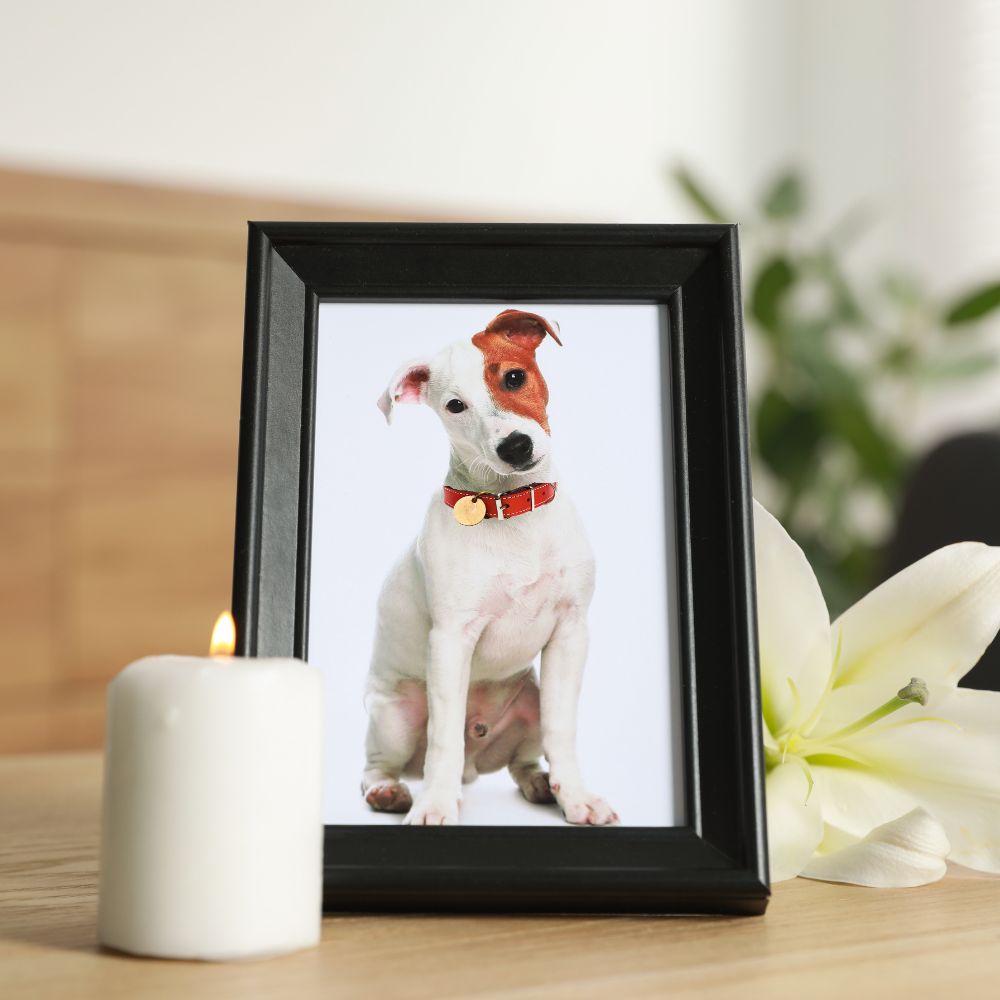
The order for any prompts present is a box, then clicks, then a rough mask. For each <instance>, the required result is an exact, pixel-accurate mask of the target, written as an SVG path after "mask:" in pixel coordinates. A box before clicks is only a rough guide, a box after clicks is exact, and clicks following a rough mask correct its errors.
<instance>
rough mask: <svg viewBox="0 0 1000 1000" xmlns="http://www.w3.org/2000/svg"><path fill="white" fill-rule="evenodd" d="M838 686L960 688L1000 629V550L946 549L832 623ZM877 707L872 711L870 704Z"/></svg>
mask: <svg viewBox="0 0 1000 1000" xmlns="http://www.w3.org/2000/svg"><path fill="white" fill-rule="evenodd" d="M833 629H834V632H835V633H840V634H841V635H842V647H841V656H840V663H839V667H838V674H837V680H836V685H835V686H836V687H837V688H841V687H843V686H844V685H847V684H854V683H859V682H860V683H863V682H866V681H872V680H883V681H884V682H885V684H886V687H887V689H888V690H889V691H890V694H891V693H894V692H895V691H897V690H898V689H899V688H901V687H903V686H904V685H905V684H906V683H907V682H908V681H909V679H910V678H911V677H920V678H921V679H923V680H924V681H926V682H927V683H929V684H930V683H935V682H936V683H945V684H949V685H951V686H954V685H955V684H957V683H958V681H959V680H961V678H962V677H963V676H964V675H965V674H967V673H968V672H969V671H970V670H971V669H972V668H973V667H974V666H975V665H976V663H977V662H978V661H979V658H980V657H981V656H982V655H983V652H984V650H985V649H986V647H987V646H988V645H989V644H990V642H992V641H993V637H994V636H995V635H996V634H997V631H998V629H1000V547H997V546H990V545H982V544H980V543H978V542H960V543H958V544H956V545H947V546H945V547H944V548H942V549H938V550H937V551H936V552H932V553H931V554H930V555H928V556H925V557H924V558H923V559H920V560H919V561H918V562H915V563H914V564H913V565H912V566H908V567H907V568H906V569H904V570H902V571H901V572H899V573H897V574H896V575H895V576H894V577H892V578H891V579H889V580H886V582H885V583H883V584H882V585H881V586H879V587H876V588H875V590H873V591H872V592H871V593H870V594H868V595H867V596H865V597H863V598H862V599H861V600H860V601H858V603H857V604H855V605H854V606H853V607H851V608H848V610H847V611H845V612H844V613H843V614H842V615H841V616H840V618H838V619H837V621H836V622H834V625H833ZM870 707H874V706H870Z"/></svg>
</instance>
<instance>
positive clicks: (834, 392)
mask: <svg viewBox="0 0 1000 1000" xmlns="http://www.w3.org/2000/svg"><path fill="white" fill-rule="evenodd" d="M674 180H675V181H676V183H678V184H679V185H680V187H681V189H682V190H683V191H684V192H685V194H686V195H687V197H688V198H689V199H690V201H691V202H692V203H693V204H694V205H695V207H696V208H697V209H698V210H699V212H700V213H701V214H702V215H703V216H704V217H705V218H706V219H707V220H709V221H713V222H727V221H732V220H733V219H734V218H736V217H737V216H735V215H734V214H730V213H729V212H727V211H723V210H722V209H721V208H720V207H719V203H718V202H717V201H716V199H715V198H714V196H712V195H710V194H709V193H708V192H707V190H706V188H705V186H704V185H703V184H702V183H701V182H700V181H699V180H697V179H696V178H695V177H694V176H693V175H692V174H691V173H690V172H689V171H688V170H686V169H684V168H678V169H676V170H675V171H674ZM806 203H807V198H806V187H805V184H804V182H803V179H802V177H801V175H800V174H799V173H797V172H795V171H789V172H786V173H783V174H781V175H780V176H778V177H777V178H776V179H775V180H774V181H773V182H772V183H771V184H769V185H768V186H767V188H766V190H765V191H764V192H763V195H762V197H761V198H760V200H759V203H758V205H757V208H756V210H755V211H754V212H753V213H752V215H751V217H750V218H748V219H746V221H744V222H742V223H741V235H742V238H743V247H744V259H745V266H744V271H745V289H746V292H745V296H746V303H745V304H746V313H747V316H746V319H747V327H748V332H749V335H750V344H749V346H750V351H749V356H750V362H751V369H752V370H751V376H752V377H751V380H750V381H751V399H750V433H751V448H752V453H753V466H754V489H755V492H756V493H757V495H758V496H759V497H760V499H761V500H762V502H764V503H765V505H767V506H769V507H770V508H771V509H772V511H773V512H774V514H775V515H776V516H777V517H778V518H779V519H780V520H781V521H782V523H783V524H784V525H785V527H786V528H787V529H788V531H789V533H790V534H791V535H792V537H793V538H794V539H795V540H796V541H797V542H798V543H799V544H800V545H801V546H802V548H803V549H804V550H805V553H806V555H807V557H808V558H809V560H810V562H811V563H812V565H813V568H814V569H815V570H816V573H817V576H818V577H819V578H820V583H821V584H822V587H823V590H824V592H825V593H826V594H827V597H828V599H829V601H830V604H831V611H832V612H833V613H837V612H838V611H840V610H842V609H843V608H846V607H847V606H849V605H850V604H851V603H853V601H854V600H856V599H857V598H858V597H860V596H861V595H862V594H863V593H864V592H865V591H866V590H867V589H868V588H869V587H870V586H871V584H872V583H873V582H874V581H875V579H876V576H877V573H878V558H879V553H880V550H881V548H882V546H883V544H884V542H885V540H886V538H885V536H886V534H887V533H888V531H889V530H890V528H891V524H892V518H893V514H894V512H895V510H896V505H897V503H898V499H899V493H900V490H901V487H902V485H903V483H904V481H905V477H906V475H907V471H908V468H909V466H910V463H911V460H912V458H913V455H912V450H911V446H910V445H909V443H908V440H907V435H906V433H905V429H906V423H907V421H909V420H911V419H912V416H913V414H914V412H915V410H916V408H917V407H919V406H920V405H921V403H922V402H924V401H925V400H926V399H927V395H928V394H930V393H934V392H938V391H941V390H942V389H943V388H945V387H948V386H954V385H955V383H959V382H961V381H962V380H966V379H970V378H973V377H975V376H977V375H980V374H982V373H984V372H986V371H989V370H990V369H991V368H993V367H995V366H996V364H997V361H998V357H997V352H996V351H995V350H994V349H992V348H991V347H988V346H986V345H985V344H984V342H983V339H982V338H981V337H980V336H979V335H978V331H979V330H980V329H981V328H980V327H979V321H980V320H982V319H984V318H985V317H986V316H988V315H989V314H990V313H992V312H994V311H995V310H997V309H998V308H1000V282H994V283H991V284H988V285H986V286H983V287H979V288H976V289H974V290H973V291H971V292H969V293H967V294H964V295H962V296H960V297H958V298H957V299H956V300H954V301H949V302H941V301H938V300H936V299H934V298H933V297H931V296H930V295H929V294H928V293H927V292H926V290H925V289H924V287H923V286H922V285H921V283H920V282H919V281H917V280H915V279H914V278H913V277H912V276H909V275H906V274H903V273H900V272H898V271H893V270H889V271H884V272H882V273H880V274H879V275H878V276H877V277H875V278H874V279H869V278H868V277H867V275H866V276H865V277H864V278H858V277H855V276H854V275H853V274H852V271H851V269H850V267H849V263H850V262H849V255H850V252H851V250H852V247H853V245H854V240H855V238H856V236H857V235H858V231H859V228H860V227H859V221H860V220H859V216H858V214H857V213H853V214H851V215H849V216H847V217H846V218H845V219H844V221H843V222H842V223H841V224H840V225H838V226H836V227H835V228H834V229H833V230H832V231H831V232H829V233H827V234H825V235H823V236H820V237H811V236H810V235H809V232H808V229H807V226H806Z"/></svg>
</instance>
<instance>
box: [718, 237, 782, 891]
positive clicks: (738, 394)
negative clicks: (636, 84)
mask: <svg viewBox="0 0 1000 1000" xmlns="http://www.w3.org/2000/svg"><path fill="white" fill-rule="evenodd" d="M720 242H721V244H722V245H721V247H720V249H721V250H722V251H723V261H724V266H725V267H726V271H727V273H726V274H725V278H726V281H727V284H728V285H729V291H730V294H731V295H732V300H731V301H732V303H733V313H732V330H731V334H732V348H733V351H732V358H733V373H732V374H733V379H732V386H731V388H732V393H733V407H732V410H731V414H732V417H731V419H732V424H733V426H732V431H733V432H734V434H735V435H736V440H737V441H740V442H743V443H745V444H746V447H744V448H739V449H734V451H735V454H736V455H737V461H736V462H735V463H734V466H735V467H734V469H733V472H734V473H735V479H736V482H735V485H736V488H737V490H738V496H737V498H736V499H737V504H736V507H735V509H734V511H733V517H734V520H737V519H738V525H739V528H740V529H741V530H740V535H741V537H742V539H743V545H742V551H740V552H739V555H740V557H741V559H742V562H743V567H742V571H743V572H742V575H743V576H744V577H745V580H746V586H745V588H744V594H745V599H744V602H743V604H742V606H740V607H739V608H738V613H739V614H740V616H741V617H742V618H743V622H744V626H745V633H746V637H747V640H748V642H747V652H748V656H749V660H748V664H747V666H748V670H747V671H746V672H745V682H746V685H747V691H746V695H747V699H746V701H747V709H748V712H747V714H748V721H747V726H748V731H747V738H748V739H749V740H750V743H751V746H750V752H751V760H752V764H753V779H754V780H753V781H752V782H751V783H750V784H751V788H750V790H749V803H748V805H749V807H750V811H751V816H750V817H748V819H750V821H751V826H750V828H751V829H752V830H753V831H754V834H755V836H754V842H755V847H756V853H755V856H754V858H753V861H754V863H755V867H756V870H757V872H758V874H759V876H760V879H761V882H762V884H763V886H764V888H765V889H768V886H769V883H770V871H769V867H768V846H767V813H766V809H765V805H764V795H763V789H764V774H765V772H764V749H763V736H762V733H761V706H760V664H759V650H760V644H759V640H758V637H757V576H756V561H755V554H754V533H753V489H752V478H751V471H750V433H749V416H748V405H747V377H746V351H745V346H744V328H743V301H742V293H741V280H740V278H741V274H740V247H739V227H738V226H736V225H733V226H731V227H729V229H728V231H727V232H726V233H725V235H724V236H723V237H722V240H721V241H720ZM735 554H736V551H735V549H734V555H735ZM768 891H769V890H768Z"/></svg>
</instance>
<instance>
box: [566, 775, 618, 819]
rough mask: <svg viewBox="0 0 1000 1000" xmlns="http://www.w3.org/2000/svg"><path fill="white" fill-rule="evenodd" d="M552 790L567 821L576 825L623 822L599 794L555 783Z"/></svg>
mask: <svg viewBox="0 0 1000 1000" xmlns="http://www.w3.org/2000/svg"><path fill="white" fill-rule="evenodd" d="M552 791H553V792H554V793H555V797H556V801H557V802H558V803H559V807H560V808H561V809H562V811H563V815H564V816H565V817H566V822H567V823H573V824H575V825H576V826H618V824H619V823H620V822H621V821H620V820H619V819H618V813H616V812H615V811H614V809H612V808H611V806H609V805H608V804H607V802H605V801H604V799H602V798H601V797H600V796H598V795H591V794H590V792H587V791H584V790H583V789H582V788H581V789H565V788H562V787H560V786H559V785H558V784H557V783H553V785H552Z"/></svg>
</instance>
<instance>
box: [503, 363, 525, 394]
mask: <svg viewBox="0 0 1000 1000" xmlns="http://www.w3.org/2000/svg"><path fill="white" fill-rule="evenodd" d="M527 377H528V373H527V372H526V371H524V369H522V368H515V369H514V370H513V371H509V372H507V374H506V375H504V377H503V385H504V388H505V389H520V388H521V386H522V385H524V380H525V379H526V378H527Z"/></svg>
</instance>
